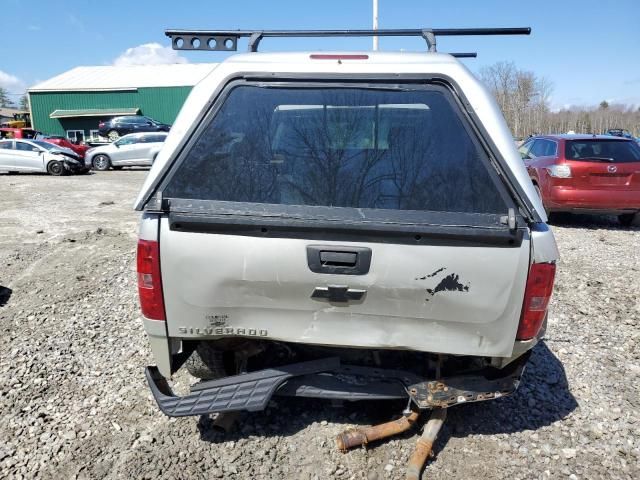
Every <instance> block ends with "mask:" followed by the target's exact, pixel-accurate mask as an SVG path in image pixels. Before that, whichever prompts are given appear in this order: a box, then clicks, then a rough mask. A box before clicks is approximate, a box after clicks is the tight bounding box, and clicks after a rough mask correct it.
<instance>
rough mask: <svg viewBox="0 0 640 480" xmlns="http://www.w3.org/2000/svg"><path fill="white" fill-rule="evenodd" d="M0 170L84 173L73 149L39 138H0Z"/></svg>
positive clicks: (84, 169) (51, 173)
mask: <svg viewBox="0 0 640 480" xmlns="http://www.w3.org/2000/svg"><path fill="white" fill-rule="evenodd" d="M0 170H4V171H8V172H46V173H48V174H50V175H65V174H67V173H85V172H87V171H88V169H86V168H85V166H84V164H83V163H82V161H81V159H80V157H79V156H78V155H77V154H76V153H75V152H73V151H71V150H68V149H66V148H60V147H58V146H56V145H53V144H51V143H47V142H43V141H41V140H20V139H12V140H0Z"/></svg>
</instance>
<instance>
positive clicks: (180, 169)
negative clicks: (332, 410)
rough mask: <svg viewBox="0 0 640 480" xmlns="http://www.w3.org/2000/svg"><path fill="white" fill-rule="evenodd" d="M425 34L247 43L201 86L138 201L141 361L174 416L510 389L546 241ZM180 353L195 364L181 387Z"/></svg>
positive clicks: (552, 252)
mask: <svg viewBox="0 0 640 480" xmlns="http://www.w3.org/2000/svg"><path fill="white" fill-rule="evenodd" d="M404 32H406V31H404ZM425 32H426V34H425ZM430 32H431V33H439V32H433V31H425V30H422V34H423V37H424V38H425V39H426V40H427V41H428V42H429V41H430V40H433V39H432V38H431V37H430V36H429V33H430ZM242 33H243V32H236V34H237V35H242ZM267 33H268V32H257V33H254V34H253V35H252V36H251V38H250V42H253V44H250V47H252V49H253V50H255V48H254V47H257V42H256V39H257V40H258V41H259V40H260V39H261V36H268V35H267ZM298 33H299V32H298ZM442 34H446V33H442ZM454 34H455V33H454ZM168 35H169V36H171V37H172V41H173V44H174V46H177V48H188V46H189V45H194V46H195V45H200V47H198V48H200V49H202V48H205V47H202V45H205V46H209V47H210V48H209V49H218V50H220V49H224V48H227V47H228V49H231V48H232V47H233V48H235V43H234V42H237V40H238V37H237V36H236V37H231V35H234V33H220V32H208V33H207V32H192V33H185V32H173V33H172V32H168ZM225 36H228V37H229V38H226V39H225ZM247 36H248V35H247ZM194 39H197V40H198V42H197V43H196V42H195V40H194ZM211 40H213V42H212V41H211ZM226 40H230V43H229V42H227V41H226ZM211 45H214V46H213V47H212V46H211ZM215 45H218V46H217V47H216V46H215ZM221 45H223V46H222V47H221ZM429 45H430V46H433V47H435V42H430V43H429ZM194 48H195V47H194ZM430 50H432V51H430V52H425V53H386V52H385V53H383V52H334V53H326V52H302V53H300V52H296V53H256V52H251V53H247V54H240V55H235V56H232V57H230V58H228V59H227V60H225V61H223V62H222V63H220V64H219V65H218V66H216V67H215V68H214V69H213V70H212V71H211V73H210V74H209V75H208V76H207V77H206V78H204V80H202V81H201V82H200V83H199V84H198V85H196V86H195V87H194V89H193V91H192V92H191V94H190V96H189V98H188V99H187V101H186V103H185V105H184V107H183V108H182V111H181V112H180V114H179V116H178V119H177V120H176V122H175V124H174V126H173V128H172V130H171V132H170V133H169V135H168V137H167V140H166V142H165V145H164V148H163V149H162V151H161V152H160V153H159V155H158V157H157V159H156V161H155V163H154V165H153V168H152V169H151V171H150V173H149V175H148V177H147V179H146V182H145V184H144V186H143V188H142V191H141V192H140V195H139V197H138V199H137V201H136V209H138V210H140V211H142V212H143V214H142V220H141V223H140V233H139V243H138V264H137V265H138V286H139V293H140V303H141V307H142V314H143V322H144V326H145V329H146V332H147V334H148V336H149V339H150V344H151V349H152V351H153V355H154V357H155V361H156V365H155V366H150V367H148V368H147V370H146V375H147V379H148V382H149V385H150V387H151V390H152V392H153V394H154V396H155V399H156V400H157V403H158V405H159V407H160V408H161V409H162V411H163V412H165V413H166V414H167V415H170V416H186V415H201V414H207V413H212V412H229V411H240V410H246V411H258V410H261V409H264V408H265V406H266V405H267V403H268V402H269V400H270V398H271V397H272V396H273V395H288V396H299V397H317V398H327V399H343V400H364V399H390V398H405V399H407V400H408V401H409V402H411V403H412V405H413V407H414V408H415V409H431V408H436V407H449V406H452V405H456V404H459V403H463V402H471V401H479V400H487V399H493V398H497V397H500V396H503V395H507V394H510V393H512V392H513V391H514V390H515V389H516V388H517V385H518V383H519V380H520V376H521V373H522V370H523V368H524V366H525V363H526V361H527V358H528V356H529V355H528V354H529V352H530V350H531V349H532V348H533V346H534V345H535V344H536V342H537V341H538V340H539V339H540V338H541V336H542V335H543V333H544V330H545V325H546V318H547V306H548V303H549V300H550V297H551V293H552V289H553V282H554V275H555V262H556V260H557V258H558V251H557V248H556V244H555V240H554V237H553V234H552V232H551V231H550V229H549V228H548V226H547V225H546V216H545V212H544V209H543V206H542V204H541V201H540V198H539V197H538V196H537V194H536V190H535V189H534V187H533V185H532V184H531V181H530V180H529V176H528V175H527V172H526V170H525V167H524V165H523V163H522V160H521V159H520V157H519V155H518V152H517V151H516V149H515V146H514V142H513V139H512V136H511V134H510V132H509V130H508V128H507V126H506V124H505V121H504V119H503V117H502V115H501V113H500V111H499V109H498V107H497V105H496V103H495V101H494V100H493V98H492V97H491V96H490V94H489V93H488V92H487V90H486V89H485V88H484V87H483V85H482V84H481V83H480V82H479V81H478V80H477V79H476V78H474V76H473V75H472V74H471V73H470V72H469V71H468V70H467V69H466V68H465V67H464V66H463V65H462V64H461V63H460V62H459V61H458V60H457V59H456V58H455V56H453V55H449V54H444V53H436V52H434V51H433V50H435V48H430ZM183 367H184V368H187V369H188V370H189V372H190V373H191V374H192V375H194V376H196V377H198V378H200V379H202V381H201V382H199V383H196V384H194V385H193V386H192V387H191V392H190V393H189V394H186V395H183V396H178V395H176V394H174V393H173V392H172V390H171V386H170V380H171V377H172V374H173V373H174V372H176V371H177V370H178V369H180V368H183Z"/></svg>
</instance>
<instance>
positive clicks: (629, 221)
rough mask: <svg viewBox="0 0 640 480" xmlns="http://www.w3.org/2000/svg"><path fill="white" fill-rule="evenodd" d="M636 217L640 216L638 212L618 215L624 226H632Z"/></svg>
mask: <svg viewBox="0 0 640 480" xmlns="http://www.w3.org/2000/svg"><path fill="white" fill-rule="evenodd" d="M636 218H638V214H637V213H623V214H622V215H618V221H619V222H620V225H622V226H623V227H630V226H631V225H633V224H634V222H635V220H636Z"/></svg>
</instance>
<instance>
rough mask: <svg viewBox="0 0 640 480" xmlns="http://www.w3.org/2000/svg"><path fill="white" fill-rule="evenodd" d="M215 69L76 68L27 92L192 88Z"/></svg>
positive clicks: (192, 65) (177, 65) (174, 66)
mask: <svg viewBox="0 0 640 480" xmlns="http://www.w3.org/2000/svg"><path fill="white" fill-rule="evenodd" d="M216 65H217V63H175V64H168V65H126V66H117V67H116V66H113V65H105V66H98V67H76V68H73V69H71V70H69V71H67V72H64V73H61V74H60V75H58V76H56V77H53V78H50V79H49V80H45V81H44V82H41V83H39V84H37V85H35V86H33V87H31V88H29V92H52V91H57V92H59V91H96V90H133V89H136V88H144V87H182V86H193V85H195V84H196V83H198V82H199V81H200V80H202V79H203V78H204V77H205V76H207V74H208V73H209V72H211V70H213V69H214V68H215V67H216Z"/></svg>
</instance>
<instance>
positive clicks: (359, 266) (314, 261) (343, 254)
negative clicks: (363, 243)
mask: <svg viewBox="0 0 640 480" xmlns="http://www.w3.org/2000/svg"><path fill="white" fill-rule="evenodd" d="M307 263H308V264H309V269H310V270H311V271H312V272H315V273H329V274H333V275H366V274H367V273H369V267H370V266H371V249H370V248H367V247H343V246H337V245H307Z"/></svg>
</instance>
